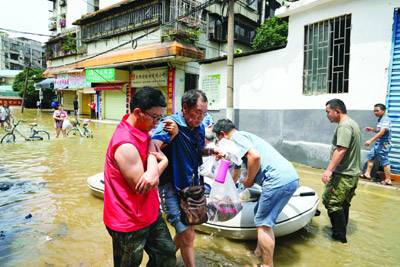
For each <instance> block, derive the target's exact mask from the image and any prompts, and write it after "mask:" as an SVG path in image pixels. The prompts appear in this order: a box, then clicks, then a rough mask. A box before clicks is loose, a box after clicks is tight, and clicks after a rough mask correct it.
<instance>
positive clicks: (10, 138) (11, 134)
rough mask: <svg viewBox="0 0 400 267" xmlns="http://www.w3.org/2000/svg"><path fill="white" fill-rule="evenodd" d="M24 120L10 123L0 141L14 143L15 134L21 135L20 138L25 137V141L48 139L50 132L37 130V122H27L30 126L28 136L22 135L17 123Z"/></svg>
mask: <svg viewBox="0 0 400 267" xmlns="http://www.w3.org/2000/svg"><path fill="white" fill-rule="evenodd" d="M21 122H24V121H22V120H19V121H17V122H14V123H13V125H12V128H11V129H9V130H8V133H6V134H5V135H4V136H3V138H1V140H0V143H2V144H4V143H14V142H15V140H16V137H17V135H19V136H21V137H22V138H24V139H25V141H38V140H44V139H47V140H49V139H50V134H49V132H47V131H45V130H37V129H35V127H36V126H37V125H38V124H37V123H29V126H30V134H29V136H26V135H24V134H23V133H21V132H20V131H19V130H18V128H17V127H18V125H19V124H20V123H21Z"/></svg>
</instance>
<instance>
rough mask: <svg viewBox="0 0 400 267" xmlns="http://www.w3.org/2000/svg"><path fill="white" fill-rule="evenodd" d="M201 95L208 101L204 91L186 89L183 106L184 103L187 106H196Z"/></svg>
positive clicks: (204, 100)
mask: <svg viewBox="0 0 400 267" xmlns="http://www.w3.org/2000/svg"><path fill="white" fill-rule="evenodd" d="M200 97H201V99H202V100H203V102H208V100H207V96H206V94H205V93H204V92H203V91H200V90H197V89H192V90H189V91H186V92H185V93H184V94H183V96H182V101H181V102H182V107H183V105H186V107H187V108H192V107H194V106H196V104H197V100H198V99H199V98H200Z"/></svg>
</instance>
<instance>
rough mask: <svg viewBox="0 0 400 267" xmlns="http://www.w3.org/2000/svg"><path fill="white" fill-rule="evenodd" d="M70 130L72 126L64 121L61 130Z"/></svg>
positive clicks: (67, 121)
mask: <svg viewBox="0 0 400 267" xmlns="http://www.w3.org/2000/svg"><path fill="white" fill-rule="evenodd" d="M71 128H72V124H71V122H70V121H69V120H64V121H63V124H62V129H63V130H67V129H71Z"/></svg>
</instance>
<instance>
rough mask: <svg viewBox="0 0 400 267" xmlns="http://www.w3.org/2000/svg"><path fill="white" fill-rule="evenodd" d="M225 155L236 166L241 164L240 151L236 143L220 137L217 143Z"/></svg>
mask: <svg viewBox="0 0 400 267" xmlns="http://www.w3.org/2000/svg"><path fill="white" fill-rule="evenodd" d="M217 146H218V147H219V148H220V149H221V150H222V151H223V152H224V153H225V155H226V158H227V159H229V160H230V161H231V162H232V163H234V164H235V165H236V166H240V165H242V159H241V157H240V155H239V153H240V151H239V148H238V147H237V145H236V144H235V143H234V142H233V141H231V140H229V139H226V138H222V139H221V140H219V141H218V145H217Z"/></svg>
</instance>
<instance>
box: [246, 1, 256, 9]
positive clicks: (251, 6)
mask: <svg viewBox="0 0 400 267" xmlns="http://www.w3.org/2000/svg"><path fill="white" fill-rule="evenodd" d="M246 2H247V3H246V4H247V6H248V7H250V8H251V9H253V10H255V11H258V1H257V0H247V1H246Z"/></svg>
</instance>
